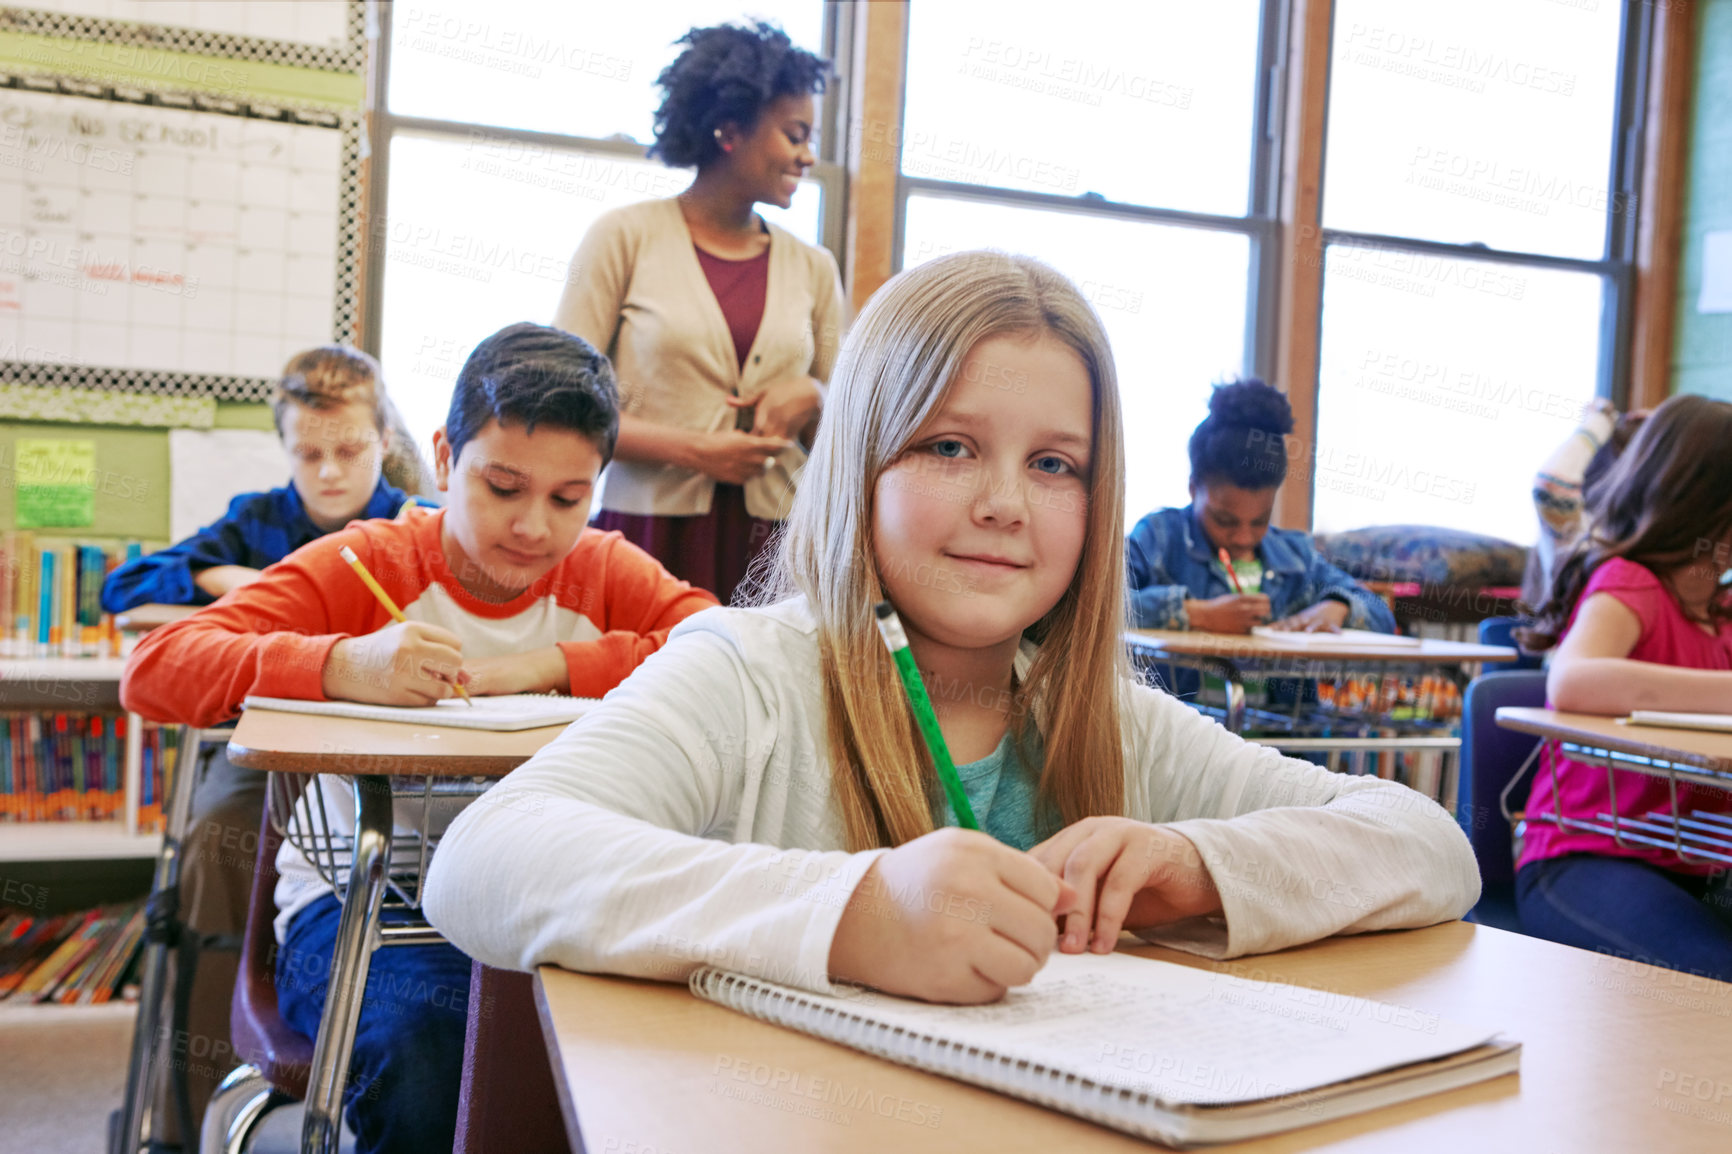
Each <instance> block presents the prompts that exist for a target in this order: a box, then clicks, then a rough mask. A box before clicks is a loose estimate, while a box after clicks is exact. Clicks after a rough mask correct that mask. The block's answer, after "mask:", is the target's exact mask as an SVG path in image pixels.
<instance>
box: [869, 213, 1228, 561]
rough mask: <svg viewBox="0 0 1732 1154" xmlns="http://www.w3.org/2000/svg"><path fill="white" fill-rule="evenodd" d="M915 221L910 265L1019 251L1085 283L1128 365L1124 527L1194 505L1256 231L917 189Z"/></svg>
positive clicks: (1122, 368)
mask: <svg viewBox="0 0 1732 1154" xmlns="http://www.w3.org/2000/svg"><path fill="white" fill-rule="evenodd" d="M906 219H907V223H906V225H905V227H904V229H903V234H904V241H903V264H904V265H905V266H907V267H912V266H914V265H917V264H920V263H921V262H923V261H927V260H931V259H932V258H933V257H935V256H941V255H943V254H944V253H948V252H957V251H961V250H964V249H971V248H997V249H1009V250H1012V251H1015V252H1019V253H1026V254H1028V255H1029V256H1033V257H1036V258H1038V259H1040V260H1043V261H1045V262H1047V263H1048V264H1050V265H1052V266H1053V267H1054V268H1056V269H1058V270H1059V271H1060V272H1062V273H1064V274H1065V275H1066V276H1068V277H1070V278H1071V279H1072V280H1074V281H1076V282H1077V284H1078V286H1079V287H1080V288H1081V289H1082V291H1083V294H1084V295H1085V296H1087V297H1088V299H1089V301H1090V302H1091V303H1092V304H1093V305H1094V307H1095V310H1096V311H1097V312H1098V313H1099V314H1100V318H1101V321H1102V323H1103V324H1105V326H1106V330H1107V336H1108V338H1109V339H1110V340H1111V341H1112V345H1113V358H1114V360H1115V361H1116V362H1117V365H1118V373H1119V394H1120V398H1121V402H1122V405H1123V408H1124V420H1125V441H1126V445H1127V455H1126V461H1125V472H1126V492H1125V516H1126V527H1127V528H1129V526H1130V525H1131V524H1134V523H1135V522H1136V521H1137V519H1138V518H1140V517H1142V516H1143V515H1144V514H1145V513H1148V512H1149V511H1150V510H1152V509H1158V508H1160V507H1162V506H1165V505H1175V504H1177V505H1182V504H1184V503H1185V501H1186V500H1187V498H1186V495H1185V482H1186V480H1187V479H1188V477H1189V475H1190V467H1189V465H1188V463H1187V458H1186V456H1185V441H1186V439H1187V438H1189V437H1190V435H1191V430H1192V429H1193V428H1194V427H1195V426H1196V424H1197V422H1198V421H1200V420H1202V419H1203V418H1204V417H1205V416H1207V415H1208V403H1209V390H1210V387H1211V385H1212V384H1213V382H1215V381H1218V380H1222V379H1225V378H1229V377H1233V376H1236V375H1237V374H1238V373H1239V372H1241V370H1242V367H1243V365H1244V361H1245V286H1246V284H1247V283H1248V281H1247V274H1248V269H1249V264H1250V259H1251V242H1250V240H1249V238H1247V237H1245V236H1244V235H1242V234H1240V233H1231V232H1214V231H1210V230H1206V229H1195V228H1180V227H1176V226H1172V225H1158V224H1148V223H1144V222H1141V221H1131V220H1125V219H1122V218H1118V219H1115V218H1112V217H1101V216H1088V215H1084V214H1080V213H1068V212H1051V211H1044V210H1040V209H1033V208H1023V207H1018V206H1014V205H1004V204H991V203H982V202H980V201H974V200H960V199H953V198H947V197H936V196H919V195H915V196H910V197H909V198H908V205H907V218H906ZM1175 270H1183V272H1182V274H1180V273H1177V272H1176V271H1175Z"/></svg>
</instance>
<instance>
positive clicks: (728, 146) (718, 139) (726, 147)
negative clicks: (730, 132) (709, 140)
mask: <svg viewBox="0 0 1732 1154" xmlns="http://www.w3.org/2000/svg"><path fill="white" fill-rule="evenodd" d="M714 131H715V137H716V143H717V144H720V145H721V146H722V151H723V152H732V151H734V146H733V145H731V144H727V143H725V142H724V141H723V140H722V130H721V129H719V128H718V129H715V130H714Z"/></svg>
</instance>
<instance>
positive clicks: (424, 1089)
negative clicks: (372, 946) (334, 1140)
mask: <svg viewBox="0 0 1732 1154" xmlns="http://www.w3.org/2000/svg"><path fill="white" fill-rule="evenodd" d="M342 913H343V907H342V904H341V903H340V902H338V901H337V899H336V896H335V895H333V894H326V895H325V896H324V897H321V898H320V899H319V900H318V901H316V902H314V903H313V904H312V905H310V906H308V907H307V908H305V909H303V910H302V911H300V912H299V913H297V914H296V915H295V916H294V918H293V920H291V921H290V922H289V931H288V935H287V940H286V941H284V942H283V947H282V949H281V950H279V951H278V953H277V1008H278V1011H279V1012H280V1013H281V1014H282V1016H283V1020H284V1021H285V1022H287V1023H288V1024H289V1025H290V1026H293V1027H294V1028H295V1029H296V1030H299V1031H300V1032H301V1033H303V1034H305V1035H306V1036H307V1037H309V1038H313V1037H316V1036H317V1035H318V1032H319V1018H320V1016H321V1015H322V1014H323V1013H324V1010H325V991H326V988H327V987H328V986H329V985H330V980H331V950H332V946H333V944H334V943H335V941H336V937H337V923H338V921H339V920H340V919H341V917H342ZM382 916H383V918H384V921H385V922H386V923H387V924H389V923H391V922H394V921H401V920H404V919H405V917H406V916H407V915H406V914H405V913H404V912H403V911H400V910H387V911H385V912H384V914H383V915H382ZM469 967H470V961H469V958H468V957H467V956H465V955H464V954H463V953H462V952H460V951H459V950H458V949H457V948H456V947H455V946H451V945H443V944H442V945H436V946H387V947H385V948H383V949H379V950H375V951H374V952H373V962H372V968H371V969H370V970H369V971H368V973H367V990H366V995H365V997H364V998H363V1000H362V1003H361V1020H360V1024H359V1026H358V1027H357V1028H356V1031H355V1050H354V1056H353V1057H352V1058H351V1059H350V1062H349V1078H348V1084H347V1085H346V1086H345V1087H344V1088H343V1104H344V1106H345V1108H346V1109H345V1117H346V1118H347V1119H348V1122H349V1128H350V1129H351V1130H353V1131H354V1132H355V1149H356V1152H357V1154H388V1152H390V1154H395V1152H397V1151H402V1152H404V1154H409V1152H413V1154H426V1152H427V1151H432V1150H449V1149H451V1147H452V1145H453V1143H454V1142H455V1141H456V1135H457V1097H458V1092H459V1090H460V1088H461V1085H462V1079H463V1034H464V1028H465V1026H466V1024H467V1021H468V1010H469Z"/></svg>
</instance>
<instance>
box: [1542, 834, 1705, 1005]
mask: <svg viewBox="0 0 1732 1154" xmlns="http://www.w3.org/2000/svg"><path fill="white" fill-rule="evenodd" d="M1725 881H1726V879H1725V878H1721V879H1719V880H1718V881H1717V882H1710V881H1709V879H1707V878H1702V877H1691V876H1688V875H1686V874H1679V873H1673V872H1672V871H1670V870H1664V869H1661V868H1659V867H1658V866H1653V865H1649V864H1648V863H1647V862H1642V861H1636V860H1633V859H1631V858H1619V857H1602V856H1600V855H1598V854H1570V855H1568V856H1565V857H1557V858H1548V859H1546V860H1544V861H1535V862H1529V863H1528V864H1527V865H1525V866H1523V867H1522V869H1521V872H1520V873H1518V874H1517V875H1516V912H1517V913H1518V914H1519V915H1520V916H1521V923H1522V930H1523V932H1525V933H1529V934H1532V935H1533V936H1534V937H1537V938H1546V939H1548V940H1550V941H1554V942H1562V943H1563V944H1564V945H1566V946H1578V947H1580V948H1581V949H1584V950H1594V951H1596V952H1599V953H1602V954H1612V955H1615V956H1617V957H1620V958H1630V959H1632V960H1633V961H1638V962H1646V963H1648V964H1649V965H1651V966H1662V967H1664V968H1666V969H1668V970H1682V971H1684V972H1686V973H1691V974H1700V975H1702V976H1704V977H1709V978H1714V979H1716V980H1718V981H1722V982H1732V903H1729V899H1732V888H1728V887H1727V886H1726V885H1725V884H1724V883H1725Z"/></svg>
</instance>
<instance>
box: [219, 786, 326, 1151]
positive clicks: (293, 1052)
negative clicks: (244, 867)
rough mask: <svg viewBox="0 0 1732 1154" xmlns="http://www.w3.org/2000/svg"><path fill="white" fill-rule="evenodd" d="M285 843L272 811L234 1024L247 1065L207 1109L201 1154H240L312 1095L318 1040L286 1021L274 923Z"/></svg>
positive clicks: (264, 821)
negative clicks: (277, 1115) (266, 1126)
mask: <svg viewBox="0 0 1732 1154" xmlns="http://www.w3.org/2000/svg"><path fill="white" fill-rule="evenodd" d="M282 842H283V836H282V834H280V833H278V832H277V831H276V829H275V828H273V827H272V825H271V816H270V807H269V806H267V807H265V809H264V811H263V813H262V814H261V816H260V822H259V853H258V859H257V861H256V862H255V863H254V866H253V888H252V894H251V896H250V898H249V899H248V901H247V925H246V930H245V935H244V937H243V939H242V941H241V963H240V974H239V977H238V979H237V980H236V982H235V994H234V1002H233V1004H232V1007H231V1010H230V1018H229V1028H230V1031H231V1032H232V1034H233V1037H234V1047H235V1053H236V1054H237V1055H239V1056H240V1057H241V1059H242V1060H243V1061H242V1064H241V1065H239V1066H236V1067H235V1068H234V1070H232V1071H231V1072H230V1073H229V1075H228V1077H226V1078H224V1079H223V1081H222V1084H221V1085H220V1086H218V1087H217V1090H216V1093H215V1094H213V1095H211V1100H210V1105H208V1106H207V1107H205V1114H204V1126H203V1128H202V1129H201V1130H200V1132H199V1147H198V1148H199V1150H200V1151H201V1152H202V1154H241V1152H242V1151H244V1150H245V1149H246V1147H247V1142H248V1140H249V1139H250V1138H251V1137H252V1135H253V1133H254V1131H255V1130H256V1129H257V1128H258V1125H259V1123H260V1122H261V1121H263V1120H264V1117H265V1115H266V1114H268V1113H269V1112H270V1111H272V1110H274V1109H276V1108H277V1107H279V1106H281V1105H284V1104H285V1103H288V1102H298V1101H301V1100H302V1099H304V1098H305V1097H306V1096H307V1075H308V1073H309V1072H310V1071H311V1070H312V1067H313V1040H312V1039H311V1038H309V1037H307V1036H306V1035H305V1034H302V1033H300V1032H298V1031H297V1030H295V1029H294V1028H293V1027H292V1026H290V1025H289V1024H288V1023H287V1022H285V1021H283V1018H282V1015H281V1014H280V1013H279V1012H278V1010H277V983H276V975H275V973H274V969H275V962H276V951H277V938H276V934H275V932H274V931H273V930H272V928H271V922H272V920H273V919H274V918H275V916H276V912H277V904H276V899H275V893H276V888H277V849H278V847H279V846H281V845H282Z"/></svg>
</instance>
